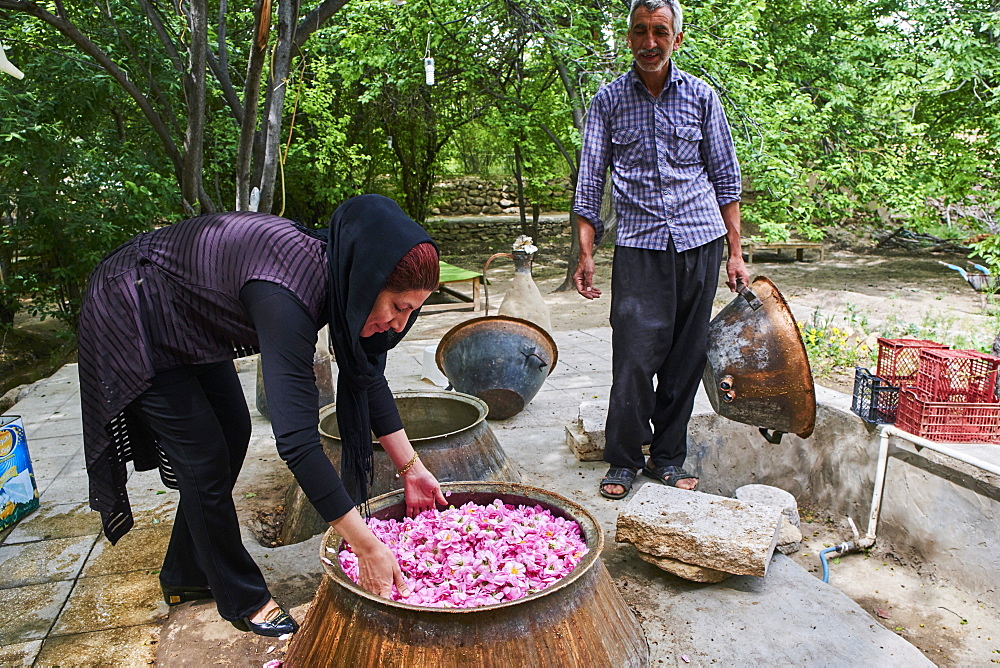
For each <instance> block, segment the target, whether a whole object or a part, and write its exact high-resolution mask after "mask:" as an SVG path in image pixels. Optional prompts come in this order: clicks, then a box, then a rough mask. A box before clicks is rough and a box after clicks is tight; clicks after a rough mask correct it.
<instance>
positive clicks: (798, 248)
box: [740, 239, 823, 264]
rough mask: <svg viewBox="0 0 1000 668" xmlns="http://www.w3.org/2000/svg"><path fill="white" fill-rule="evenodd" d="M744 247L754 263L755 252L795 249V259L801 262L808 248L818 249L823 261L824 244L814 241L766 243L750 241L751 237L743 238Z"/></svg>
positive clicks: (748, 259)
mask: <svg viewBox="0 0 1000 668" xmlns="http://www.w3.org/2000/svg"><path fill="white" fill-rule="evenodd" d="M740 245H741V246H742V247H743V251H744V252H745V253H746V254H747V262H749V263H750V264H753V254H754V253H755V252H757V251H776V252H777V253H778V255H781V253H782V251H791V250H794V251H795V259H796V260H798V261H799V262H804V261H805V252H806V251H807V250H818V251H819V261H820V262H822V261H823V244H819V243H814V242H810V241H783V242H779V243H773V244H769V243H764V242H755V241H750V240H749V239H743V240H742V241H741V243H740Z"/></svg>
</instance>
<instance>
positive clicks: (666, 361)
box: [604, 238, 725, 468]
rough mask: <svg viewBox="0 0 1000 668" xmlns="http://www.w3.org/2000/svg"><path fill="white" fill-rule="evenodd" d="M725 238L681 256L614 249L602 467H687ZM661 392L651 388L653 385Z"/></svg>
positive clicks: (666, 251) (621, 247) (621, 248)
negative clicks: (644, 451) (645, 451)
mask: <svg viewBox="0 0 1000 668" xmlns="http://www.w3.org/2000/svg"><path fill="white" fill-rule="evenodd" d="M724 243H725V241H724V239H723V238H719V239H716V240H715V241H712V242H710V243H708V244H705V245H703V246H699V247H697V248H693V249H691V250H688V251H684V252H682V253H678V252H677V251H676V250H675V249H674V244H673V240H671V241H670V245H669V248H668V249H667V250H665V251H656V250H646V249H643V248H629V247H625V246H617V247H616V248H615V258H614V265H613V268H612V275H611V327H612V336H611V348H612V362H611V368H612V383H611V398H610V400H609V403H608V419H607V423H606V425H605V431H604V435H605V439H606V445H605V446H604V460H605V461H606V462H608V463H609V464H611V465H612V466H625V467H629V468H640V467H642V466H643V465H644V464H645V458H644V456H643V454H642V446H643V445H644V444H646V443H649V444H650V447H649V466H650V468H656V467H660V466H682V465H683V464H684V459H685V457H686V456H687V425H688V420H690V418H691V410H692V409H693V407H694V398H695V394H696V393H697V391H698V383H699V382H700V381H701V376H702V373H703V372H704V370H705V362H706V361H707V358H708V354H707V341H708V323H709V319H710V317H711V315H712V300H713V299H714V297H715V291H716V288H717V286H718V281H719V265H720V263H721V262H722V252H723V247H724ZM654 377H655V378H656V387H655V389H654V387H653V378H654Z"/></svg>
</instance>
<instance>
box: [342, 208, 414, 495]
mask: <svg viewBox="0 0 1000 668" xmlns="http://www.w3.org/2000/svg"><path fill="white" fill-rule="evenodd" d="M425 242H430V243H433V242H432V241H431V238H430V237H429V236H428V235H427V232H425V231H424V229H423V228H422V227H420V225H418V224H417V223H416V222H415V221H414V220H412V219H411V218H410V217H409V216H407V215H406V214H405V213H403V210H402V209H400V208H399V205H398V204H396V203H395V202H394V201H392V200H391V199H389V198H388V197H382V196H381V195H360V196H358V197H352V198H351V199H349V200H347V201H346V202H344V203H343V204H341V205H340V206H339V207H337V210H336V211H334V213H333V217H332V218H331V219H330V240H329V243H328V244H327V258H328V260H329V265H330V345H331V347H332V348H333V351H334V354H335V356H336V358H337V368H338V372H339V375H338V378H337V423H338V425H339V427H340V439H341V447H342V449H341V456H340V470H341V473H342V475H343V479H344V484H345V485H346V486H347V491H348V492H349V493H350V494H351V498H353V499H354V502H355V503H357V504H363V503H365V502H366V501H367V500H368V486H369V485H370V484H371V482H372V479H373V475H374V468H373V465H372V456H373V455H372V445H371V443H372V441H371V418H370V416H369V414H368V388H369V387H370V386H371V384H372V383H374V382H375V381H376V380H378V378H379V377H381V375H382V374H383V372H384V371H385V359H386V352H387V351H388V350H389V349H391V348H393V347H394V346H395V345H396V344H397V343H399V341H400V340H401V339H402V338H403V336H404V335H405V334H406V332H408V331H409V329H410V327H411V326H412V325H413V322H414V320H416V319H417V315H419V313H420V310H419V309H417V310H415V311H414V312H413V313H412V314H410V319H409V321H408V322H407V323H406V328H405V329H403V331H402V332H395V331H393V330H392V329H389V330H388V331H386V332H382V333H379V334H375V335H373V336H370V337H366V338H364V339H362V338H361V329H362V328H363V327H364V325H365V322H366V321H367V320H368V316H369V314H370V313H371V310H372V306H374V304H375V298H376V297H378V294H379V293H380V292H381V291H382V289H383V288H384V287H385V282H386V279H388V278H389V274H391V273H392V270H393V269H395V268H396V265H397V264H398V263H399V261H400V260H401V259H403V256H404V255H406V254H407V253H408V252H410V250H411V249H412V248H413V247H414V246H416V245H417V244H421V243H425Z"/></svg>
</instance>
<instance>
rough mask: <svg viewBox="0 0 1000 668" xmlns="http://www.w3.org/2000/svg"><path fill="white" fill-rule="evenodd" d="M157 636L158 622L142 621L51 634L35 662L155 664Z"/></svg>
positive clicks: (52, 663)
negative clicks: (97, 629)
mask: <svg viewBox="0 0 1000 668" xmlns="http://www.w3.org/2000/svg"><path fill="white" fill-rule="evenodd" d="M159 636H160V625H159V624H142V625H137V626H126V627H122V628H116V629H106V630H104V631H93V632H90V633H77V634H73V635H67V636H57V637H50V638H47V639H46V640H45V642H44V643H43V644H42V650H41V652H39V653H38V659H37V665H39V666H79V665H90V666H146V665H152V664H154V663H156V646H157V641H158V639H159ZM203 665H204V664H203Z"/></svg>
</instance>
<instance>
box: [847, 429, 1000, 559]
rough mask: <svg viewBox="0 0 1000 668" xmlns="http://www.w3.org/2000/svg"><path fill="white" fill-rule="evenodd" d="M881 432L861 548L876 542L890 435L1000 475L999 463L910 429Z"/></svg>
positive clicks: (883, 430)
mask: <svg viewBox="0 0 1000 668" xmlns="http://www.w3.org/2000/svg"><path fill="white" fill-rule="evenodd" d="M881 432H882V434H881V438H880V439H879V448H878V464H877V466H876V468H875V486H874V489H873V490H872V507H871V512H870V513H869V514H868V531H867V532H866V533H865V537H864V538H863V539H862V540H860V541H858V543H859V544H858V547H859V548H860V549H864V548H867V547H871V546H872V545H874V544H875V530H876V528H877V527H878V516H879V512H880V511H881V509H882V491H883V489H884V488H885V473H886V468H887V466H888V462H889V438H890V437H892V436H895V437H897V438H900V439H902V440H904V441H909V442H910V443H913V444H914V445H916V446H919V447H922V448H927V449H929V450H933V451H934V452H940V453H941V454H942V455H946V456H948V457H951V458H953V459H957V460H958V461H960V462H964V463H966V464H968V465H970V466H975V467H976V468H978V469H981V470H983V471H988V472H989V473H992V474H994V475H998V476H1000V466H998V465H997V464H993V463H991V462H987V461H985V460H982V459H979V458H978V457H973V456H972V455H970V454H967V453H965V452H962V451H960V450H956V449H955V448H954V447H951V446H948V445H945V444H944V443H938V442H936V441H929V440H927V439H926V438H922V437H920V436H916V435H915V434H911V433H910V432H908V431H903V430H902V429H900V428H899V427H896V426H895V425H885V426H883V427H882V429H881Z"/></svg>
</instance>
